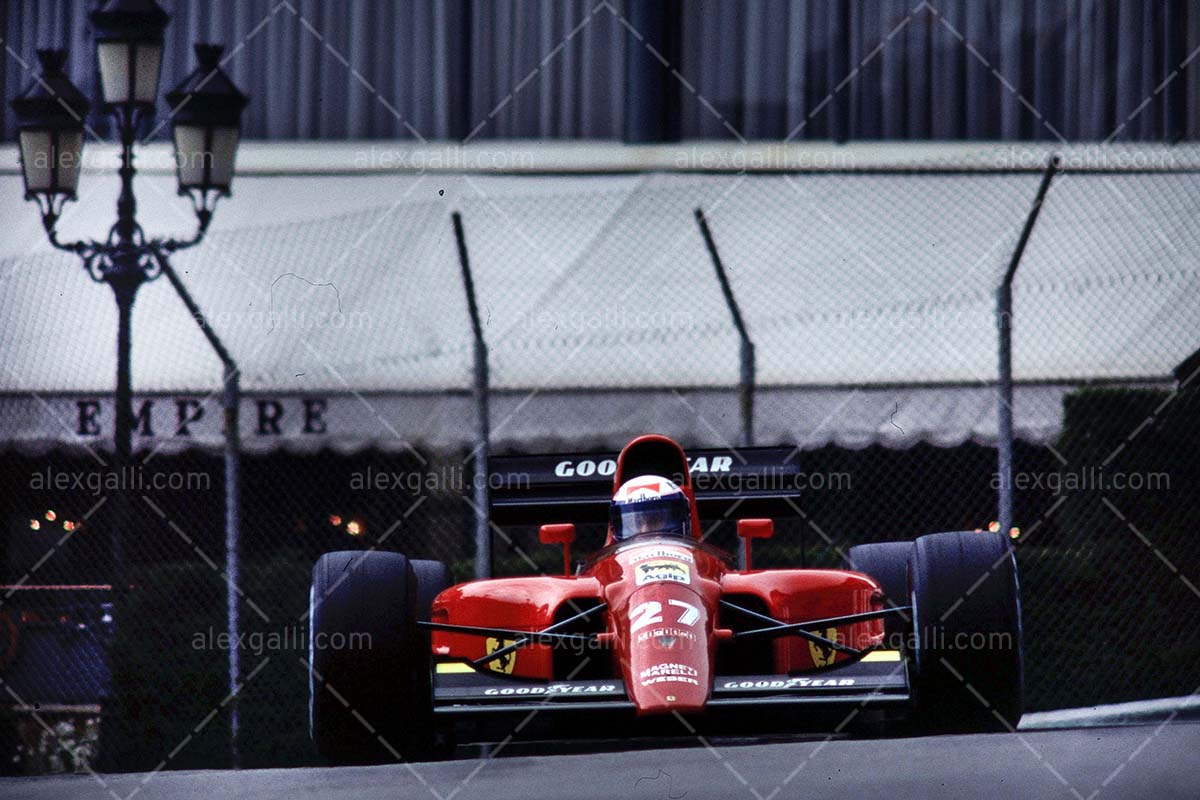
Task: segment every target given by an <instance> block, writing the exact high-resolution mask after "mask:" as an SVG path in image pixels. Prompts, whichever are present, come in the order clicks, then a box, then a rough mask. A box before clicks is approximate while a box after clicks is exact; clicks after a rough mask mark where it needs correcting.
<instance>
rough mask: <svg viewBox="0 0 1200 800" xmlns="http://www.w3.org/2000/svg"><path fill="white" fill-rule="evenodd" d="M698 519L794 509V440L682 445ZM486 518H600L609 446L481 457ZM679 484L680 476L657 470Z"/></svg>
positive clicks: (799, 478) (798, 479)
mask: <svg viewBox="0 0 1200 800" xmlns="http://www.w3.org/2000/svg"><path fill="white" fill-rule="evenodd" d="M688 453H689V455H688V466H689V471H690V473H691V477H692V486H693V488H694V490H695V492H696V505H697V508H698V509H699V513H700V517H701V519H714V518H719V517H723V516H729V515H732V514H734V513H735V512H736V513H737V515H738V516H741V517H753V516H794V515H795V514H796V509H795V506H794V505H793V503H794V502H795V498H797V497H799V495H800V487H801V486H802V485H803V473H802V472H801V470H800V464H799V459H798V457H799V453H798V452H797V450H796V448H794V447H738V448H712V449H706V450H705V449H698V450H689V451H688ZM488 467H489V470H488V472H489V475H488V484H489V486H490V487H491V515H492V520H493V521H494V522H496V523H497V524H500V525H521V524H540V523H544V522H579V523H583V522H604V521H606V520H607V519H608V503H609V501H610V500H611V499H612V494H613V474H614V473H615V472H616V469H617V454H616V453H602V454H596V453H564V454H560V455H532V456H495V457H493V458H491V459H490V460H489V462H488ZM663 477H666V478H671V479H672V480H675V481H676V482H679V483H682V477H683V476H676V475H665V476H663Z"/></svg>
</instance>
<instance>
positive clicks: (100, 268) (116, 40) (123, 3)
mask: <svg viewBox="0 0 1200 800" xmlns="http://www.w3.org/2000/svg"><path fill="white" fill-rule="evenodd" d="M167 21H168V15H167V14H166V12H164V11H163V10H162V9H161V8H159V6H158V4H157V3H156V2H154V0H108V2H106V3H104V4H103V5H102V6H101V7H100V8H99V9H98V10H96V11H95V12H93V13H92V15H91V22H92V27H93V29H94V31H95V37H96V51H97V57H98V62H99V67H100V86H101V90H102V95H103V97H102V100H103V103H102V108H103V109H104V111H105V112H107V113H108V114H111V115H112V116H113V118H114V120H115V122H116V126H117V131H118V133H119V137H120V142H121V166H120V169H119V170H118V175H119V176H120V178H121V190H120V194H119V196H118V198H117V221H116V223H115V224H114V225H113V226H112V228H110V229H109V232H108V235H107V236H106V237H105V238H104V239H102V240H96V239H92V240H86V241H76V242H61V241H59V239H58V234H57V230H56V225H57V223H58V219H59V216H60V215H61V213H62V209H63V206H64V205H65V204H66V203H67V201H69V200H74V199H75V190H76V187H77V186H78V183H79V173H80V166H81V159H82V154H83V136H84V133H85V131H88V128H87V124H86V121H85V120H86V117H87V113H88V111H89V109H90V104H89V103H88V100H87V98H86V97H85V96H84V94H83V93H82V92H81V91H79V89H78V88H76V87H75V86H74V85H73V84H72V83H71V81H70V79H69V78H68V77H67V75H66V73H65V72H64V69H63V68H64V66H65V64H66V56H67V54H66V51H65V50H41V51H39V52H38V57H39V59H40V61H41V68H42V74H41V75H40V76H39V77H38V78H37V79H35V80H34V82H33V84H32V85H30V86H29V87H28V88H27V89H26V90H25V91H24V92H22V93H21V94H20V95H19V96H18V97H17V98H16V99H14V100H13V101H12V108H13V111H14V113H15V115H16V119H17V130H18V139H19V149H20V153H21V171H22V174H23V176H24V179H25V198H26V199H27V200H34V201H35V202H36V203H37V205H38V209H39V210H40V212H41V215H42V225H43V227H44V228H45V229H46V235H47V237H48V238H49V240H50V243H51V244H52V245H53V246H54V247H56V248H58V249H59V250H65V251H68V252H71V253H74V254H76V255H77V256H79V257H80V259H82V261H83V266H84V269H85V270H86V272H87V273H88V275H89V276H90V277H91V278H92V280H95V281H97V282H100V283H107V284H108V285H109V287H111V289H112V291H113V296H114V297H115V298H116V302H117V311H118V330H117V386H116V392H115V404H116V424H115V427H114V433H113V449H114V461H115V464H114V466H115V467H116V468H117V469H118V470H122V469H123V468H124V467H125V466H126V465H128V464H129V460H130V456H131V451H132V437H133V427H134V416H133V396H132V395H133V390H132V379H131V376H130V347H131V338H130V327H131V321H132V312H133V302H134V299H135V297H136V296H137V290H138V288H139V287H140V286H141V285H142V284H143V283H145V282H146V281H150V280H154V279H155V278H157V277H158V276H159V275H160V274H161V273H162V272H163V270H164V269H169V265H168V262H167V257H168V255H169V254H170V253H173V252H175V251H176V250H181V249H183V248H185V247H191V246H193V245H195V244H197V243H199V242H200V240H201V239H202V238H203V237H204V233H205V231H206V230H207V229H208V225H209V222H210V221H211V220H212V214H213V210H214V208H215V206H216V202H217V198H218V197H222V196H228V195H229V186H230V183H231V181H232V179H233V164H234V156H235V151H236V149H237V142H238V130H239V124H240V120H241V114H242V110H243V109H244V108H245V106H246V103H247V98H246V96H245V95H243V94H242V93H241V92H239V91H238V90H237V87H235V86H234V85H233V82H232V81H231V80H230V79H229V77H228V76H227V75H226V74H225V73H224V71H222V69H221V67H220V60H219V59H220V53H221V48H220V47H217V46H213V45H197V47H196V54H197V57H198V59H199V65H198V66H197V68H196V69H195V70H194V71H193V72H192V73H191V74H190V75H188V77H187V78H186V79H185V80H184V81H183V82H182V83H181V84H180V85H179V86H178V87H176V88H175V89H174V90H173V91H172V92H170V93H169V94H168V101H169V104H170V106H171V121H172V122H173V125H174V139H175V149H176V163H177V164H178V165H179V167H178V170H177V176H178V180H179V193H180V194H186V195H188V196H189V197H191V199H192V205H193V208H194V210H195V212H196V218H197V226H196V233H195V234H194V235H193V236H192V237H191V238H190V239H185V240H176V239H164V238H155V239H148V238H147V237H146V235H145V234H144V233H143V231H142V228H141V226H140V225H138V222H137V204H136V201H135V198H134V195H133V177H134V174H135V172H136V170H135V169H134V166H133V147H134V144H135V141H136V138H137V132H138V129H139V127H140V126H141V125H142V123H143V121H144V120H147V119H150V118H152V117H153V115H154V107H155V102H156V99H157V96H158V81H159V73H160V72H161V69H162V55H163V30H164V28H165V27H166V25H167ZM126 495H127V492H125V491H118V492H116V493H115V495H114V498H113V499H114V503H115V504H116V505H117V508H115V509H114V514H113V516H114V519H115V524H114V525H113V531H112V550H113V561H114V563H113V569H114V573H115V574H114V578H115V579H116V580H114V589H116V590H117V591H120V589H121V587H120V586H119V584H118V582H119V580H120V579H121V571H122V565H123V563H124V558H123V553H122V546H121V538H122V534H123V530H122V529H123V528H124V526H125V525H126V524H127V523H128V518H129V517H128V513H129V506H128V498H127V497H126Z"/></svg>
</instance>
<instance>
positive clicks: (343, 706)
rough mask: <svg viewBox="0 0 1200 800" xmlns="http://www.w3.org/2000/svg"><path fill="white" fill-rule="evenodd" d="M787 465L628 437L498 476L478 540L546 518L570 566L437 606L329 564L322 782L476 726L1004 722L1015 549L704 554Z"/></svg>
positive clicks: (1016, 656) (548, 532) (474, 585)
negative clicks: (722, 522)
mask: <svg viewBox="0 0 1200 800" xmlns="http://www.w3.org/2000/svg"><path fill="white" fill-rule="evenodd" d="M792 455H793V453H792V451H790V450H787V449H784V448H746V449H741V450H737V451H734V452H730V451H720V452H718V451H701V452H697V453H695V454H694V457H693V458H692V459H688V458H687V457H686V456H685V454H684V452H683V450H682V449H681V448H680V447H679V445H677V444H676V443H675V442H673V441H672V440H670V439H668V438H666V437H663V436H643V437H640V438H638V439H635V440H634V441H633V442H631V443H630V444H629V445H627V446H626V447H625V448H624V450H622V452H621V453H620V455H619V456H617V457H615V458H596V457H594V456H592V457H588V456H532V457H508V458H502V459H495V460H494V462H493V465H492V469H493V472H494V473H503V476H502V477H504V478H505V480H498V481H495V483H497V484H499V485H503V486H506V487H515V488H506V489H505V490H503V491H498V492H496V493H495V494H494V496H493V503H492V511H493V519H495V520H497V521H498V522H500V523H511V522H529V521H531V520H537V519H538V518H539V517H541V520H539V521H543V522H545V521H546V519H545V517H546V516H548V515H549V514H550V513H554V514H555V515H556V517H554V518H553V519H554V521H553V522H552V523H550V524H543V525H542V527H541V540H542V542H543V543H546V544H552V545H559V546H562V548H563V552H564V570H563V574H561V575H537V576H532V577H520V578H497V579H489V580H477V581H470V582H467V583H463V584H459V585H456V586H451V585H450V579H449V573H448V571H447V570H446V567H445V566H444V565H442V564H441V563H439V562H433V561H418V560H410V559H407V558H405V557H404V556H403V555H400V554H399V553H387V552H362V551H351V552H339V553H328V554H326V555H324V556H322V557H321V559H320V560H319V561H318V562H317V564H316V566H315V567H314V569H313V583H312V590H311V594H310V606H311V609H310V610H311V634H310V661H311V664H312V670H311V679H310V723H311V731H312V737H313V740H314V742H315V744H316V747H317V749H318V751H319V752H320V753H321V755H322V756H324V757H325V758H326V759H327V760H329V761H332V762H334V763H348V762H363V761H375V760H395V759H397V758H403V759H419V758H426V757H430V756H432V755H434V754H436V753H437V752H439V748H444V747H445V745H446V743H447V742H450V741H453V735H454V733H455V732H460V733H461V732H462V731H464V730H466V731H467V732H468V733H477V734H478V735H479V736H481V737H486V733H485V731H486V730H488V729H489V728H491V727H492V726H491V725H489V723H499V724H500V725H501V726H507V730H508V731H511V730H512V728H513V726H514V724H516V725H518V726H519V727H520V728H522V729H523V728H524V727H525V726H526V725H527V724H528V723H530V722H531V721H532V720H534V719H535V718H537V719H539V720H540V721H542V722H544V723H546V724H547V725H548V726H549V735H550V736H554V737H560V738H561V737H568V736H576V735H583V734H585V733H595V732H596V731H605V730H608V731H620V732H621V733H620V734H619V735H621V736H627V735H629V731H630V730H643V731H647V732H655V731H657V732H659V733H662V732H666V730H667V729H670V728H673V729H674V732H675V733H676V734H683V733H686V732H692V731H695V730H698V729H704V730H706V731H708V730H721V729H724V728H726V727H728V728H729V729H731V730H747V729H748V730H752V731H762V730H766V729H768V728H776V727H786V728H811V727H821V726H824V727H825V728H826V729H830V728H836V729H837V730H841V729H843V728H846V727H847V726H848V724H849V722H850V721H851V720H854V719H860V720H865V719H874V720H878V721H881V722H883V723H884V724H892V723H895V724H901V725H903V726H904V727H903V729H904V730H909V731H945V730H959V731H977V730H979V731H987V730H998V729H999V730H1003V729H1005V728H1007V727H1009V726H1012V725H1015V724H1016V722H1017V720H1018V718H1019V717H1020V713H1021V692H1022V659H1021V612H1020V602H1019V598H1018V589H1017V576H1016V564H1015V561H1014V559H1013V555H1012V549H1011V545H1010V542H1009V540H1008V539H1007V537H1004V536H1002V535H1001V534H997V533H976V532H965V531H964V532H951V533H935V534H930V535H927V536H922V537H919V538H918V539H916V541H914V542H888V543H881V544H869V545H860V546H858V547H853V548H851V549H850V551H849V553H848V554H847V563H846V564H844V568H843V569H762V570H756V569H751V568H750V563H749V562H750V541H751V540H752V539H754V538H765V537H769V536H770V535H771V534H772V531H773V523H772V521H771V519H767V518H760V517H758V516H755V517H743V518H741V519H739V520H738V521H737V532H738V535H739V536H741V537H742V538H743V556H742V557H743V559H744V563H743V565H742V567H741V568H739V567H738V566H737V564H736V560H735V559H734V558H733V557H732V556H730V555H729V554H727V553H725V552H723V551H720V550H718V549H716V548H714V547H712V546H710V545H708V544H706V543H705V542H704V541H703V538H702V530H703V528H702V525H701V517H702V515H703V516H706V517H714V516H715V517H716V518H721V517H722V516H723V515H727V514H729V513H730V512H731V511H732V510H734V509H735V508H736V509H737V510H746V511H749V512H751V513H761V512H763V511H769V510H772V509H778V508H779V507H780V503H781V502H782V503H784V504H785V505H787V504H788V502H789V501H791V499H792V497H794V496H795V494H796V492H795V490H794V487H795V486H796V485H797V481H796V480H795V479H796V478H797V477H798V474H799V469H798V467H797V466H796V465H795V463H794V461H793V460H792V459H791V456H792ZM605 507H607V508H608V513H609V526H608V533H607V543H606V545H605V546H604V547H603V548H602V549H600V550H599V551H598V552H596V553H594V554H592V555H591V557H590V558H588V559H587V560H585V561H584V562H582V563H581V564H580V565H579V566H578V568H576V569H572V561H571V556H570V545H571V543H572V541H573V540H574V534H575V526H574V524H573V523H574V522H576V521H580V522H582V521H587V520H591V521H593V522H595V521H602V520H603V519H604V513H605V512H604V509H605ZM356 637H357V639H356ZM356 641H357V643H358V644H357V646H356V645H355V642H356ZM584 718H586V723H584V722H583V721H582V720H584ZM610 722H611V723H612V724H611V725H610V724H608V723H610ZM656 726H657V727H656ZM739 726H740V728H739ZM505 730H506V729H505V728H504V727H501V728H500V731H501V734H500V735H503V732H504V731H505Z"/></svg>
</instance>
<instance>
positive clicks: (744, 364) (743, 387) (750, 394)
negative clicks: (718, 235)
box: [696, 208, 755, 570]
mask: <svg viewBox="0 0 1200 800" xmlns="http://www.w3.org/2000/svg"><path fill="white" fill-rule="evenodd" d="M696 224H697V225H699V226H700V233H701V235H702V236H704V244H705V245H706V246H707V247H708V255H709V256H710V257H711V258H712V263H713V269H714V270H715V271H716V273H717V283H719V284H720V285H721V295H722V296H723V297H724V298H725V305H726V307H727V308H728V309H729V316H730V317H731V318H732V319H733V327H734V328H736V329H737V332H738V338H739V339H740V340H741V347H740V350H739V353H738V356H739V358H738V360H739V369H738V406H739V407H740V410H741V417H742V436H741V444H742V446H744V447H750V446H752V445H753V444H754V380H755V360H754V342H753V341H751V340H750V331H748V330H747V329H746V321H745V320H744V319H743V318H742V309H741V308H740V307H739V306H738V303H737V298H736V297H734V296H733V287H732V286H731V285H730V283H729V275H728V274H727V273H726V272H725V264H724V262H722V261H721V254H720V253H718V252H717V243H716V241H715V240H714V239H713V235H712V231H711V230H710V229H709V227H708V220H707V219H705V218H704V209H702V208H697V209H696ZM737 564H738V569H742V570H744V569H746V568H747V564H746V551H745V548H742V547H739V548H737Z"/></svg>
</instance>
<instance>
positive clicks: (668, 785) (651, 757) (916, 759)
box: [0, 723, 1200, 800]
mask: <svg viewBox="0 0 1200 800" xmlns="http://www.w3.org/2000/svg"><path fill="white" fill-rule="evenodd" d="M130 796H132V797H136V798H141V799H142V800H183V798H204V800H214V799H215V798H252V799H253V800H269V799H270V798H289V800H291V799H295V800H307V799H308V798H333V799H334V800H342V799H343V798H344V799H345V800H374V799H375V798H380V800H382V799H383V798H387V799H388V800H396V798H405V800H407V799H408V798H416V799H417V800H424V798H433V800H439V798H440V800H450V798H453V799H454V800H470V799H471V798H481V799H483V800H507V798H512V800H534V799H535V798H576V797H578V798H584V797H588V798H590V797H602V798H605V800H613V798H647V799H653V800H684V799H685V798H686V799H687V800H703V799H704V798H732V799H733V800H738V798H746V800H768V798H786V797H805V798H808V797H812V798H880V799H881V800H893V799H894V798H910V797H912V798H984V800H1001V799H1002V798H1020V800H1028V799H1029V798H1068V799H1069V800H1093V798H1094V799H1095V800H1108V798H1132V797H1136V798H1139V800H1149V799H1150V798H1153V799H1154V800H1162V798H1176V797H1178V798H1200V724H1198V723H1177V724H1171V725H1159V726H1136V727H1123V728H1088V729H1071V730H1054V731H1031V732H1028V733H1024V732H1022V733H1016V734H995V735H978V736H942V737H929V738H920V739H883V740H866V739H855V740H833V741H827V742H826V741H822V740H820V739H817V740H808V741H800V742H789V743H772V744H752V745H743V744H725V743H722V742H716V743H714V744H713V746H712V747H711V748H706V747H703V746H698V745H697V746H692V747H683V748H681V747H675V748H670V749H644V750H636V751H632V752H630V751H625V752H605V753H596V754H584V755H541V756H531V757H526V756H522V757H508V758H495V759H490V760H480V759H465V760H459V761H450V762H443V763H436V764H415V765H412V766H411V767H409V766H406V765H403V764H398V765H390V766H380V767H342V768H306V769H270V770H245V771H241V772H231V771H196V772H172V771H163V772H159V773H157V774H127V775H100V776H88V775H73V776H67V777H45V778H6V779H2V780H0V797H5V798H8V797H12V798H17V797H20V798H29V800H124V798H128V797H130Z"/></svg>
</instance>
